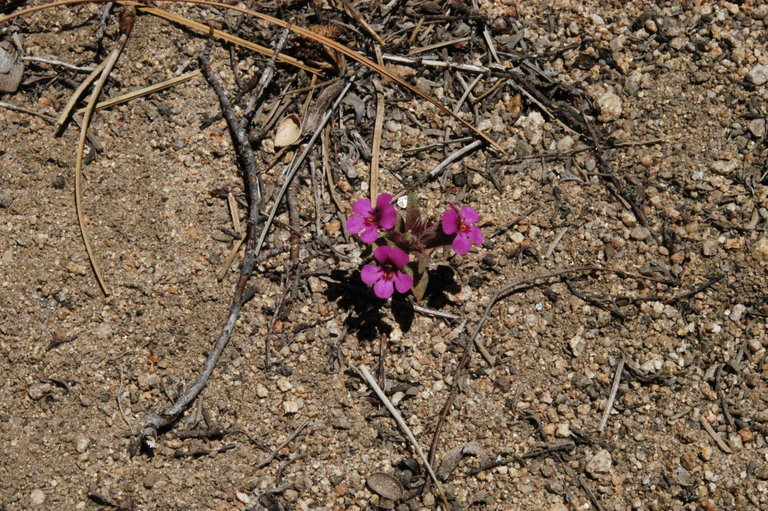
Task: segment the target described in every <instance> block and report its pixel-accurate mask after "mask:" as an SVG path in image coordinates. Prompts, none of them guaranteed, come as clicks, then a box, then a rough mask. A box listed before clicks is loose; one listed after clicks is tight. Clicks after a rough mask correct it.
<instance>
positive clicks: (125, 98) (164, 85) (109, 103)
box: [77, 69, 200, 114]
mask: <svg viewBox="0 0 768 511" xmlns="http://www.w3.org/2000/svg"><path fill="white" fill-rule="evenodd" d="M198 76H200V70H199V69H195V70H194V71H190V72H188V73H184V74H183V75H179V76H177V77H175V78H171V79H170V80H165V81H164V82H160V83H156V84H154V85H150V86H148V87H142V88H141V89H138V90H135V91H132V92H128V93H127V94H122V95H120V96H117V97H114V98H112V99H108V100H106V101H100V102H99V103H97V104H96V106H95V107H94V108H95V110H103V109H105V108H109V107H113V106H115V105H120V104H122V103H127V102H129V101H131V100H133V99H136V98H140V97H142V96H147V95H149V94H152V93H154V92H158V91H161V90H165V89H168V88H170V87H173V86H174V85H178V84H180V83H183V82H186V81H187V80H191V79H192V78H195V77H198ZM77 113H79V114H82V113H85V108H81V109H80V110H78V111H77Z"/></svg>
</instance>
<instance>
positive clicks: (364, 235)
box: [360, 225, 379, 243]
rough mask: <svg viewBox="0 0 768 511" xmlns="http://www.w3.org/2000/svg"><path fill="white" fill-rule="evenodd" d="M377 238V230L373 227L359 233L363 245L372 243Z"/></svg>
mask: <svg viewBox="0 0 768 511" xmlns="http://www.w3.org/2000/svg"><path fill="white" fill-rule="evenodd" d="M378 237H379V230H378V229H376V226H375V225H372V226H370V227H369V228H367V229H366V230H364V231H363V232H361V233H360V239H361V240H362V241H363V242H364V243H373V242H374V241H376V239H377V238H378Z"/></svg>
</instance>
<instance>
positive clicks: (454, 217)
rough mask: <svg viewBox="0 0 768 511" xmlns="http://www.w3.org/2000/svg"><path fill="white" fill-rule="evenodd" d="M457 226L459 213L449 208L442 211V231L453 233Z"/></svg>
mask: <svg viewBox="0 0 768 511" xmlns="http://www.w3.org/2000/svg"><path fill="white" fill-rule="evenodd" d="M458 227H459V214H458V213H456V211H455V210H453V209H449V210H447V211H446V212H445V213H443V232H444V233H445V234H453V233H455V232H456V230H457V229H458Z"/></svg>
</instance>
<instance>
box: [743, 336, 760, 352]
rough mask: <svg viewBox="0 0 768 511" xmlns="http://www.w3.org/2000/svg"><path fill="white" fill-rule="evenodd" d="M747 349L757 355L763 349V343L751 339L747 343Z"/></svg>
mask: <svg viewBox="0 0 768 511" xmlns="http://www.w3.org/2000/svg"><path fill="white" fill-rule="evenodd" d="M747 347H749V351H751V352H752V353H757V352H758V351H760V350H761V349H763V345H762V343H761V342H760V341H758V340H757V339H750V340H749V341H748V342H747Z"/></svg>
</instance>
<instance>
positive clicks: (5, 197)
mask: <svg viewBox="0 0 768 511" xmlns="http://www.w3.org/2000/svg"><path fill="white" fill-rule="evenodd" d="M13 199H14V197H13V195H11V194H10V193H0V209H7V208H10V207H11V204H13Z"/></svg>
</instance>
